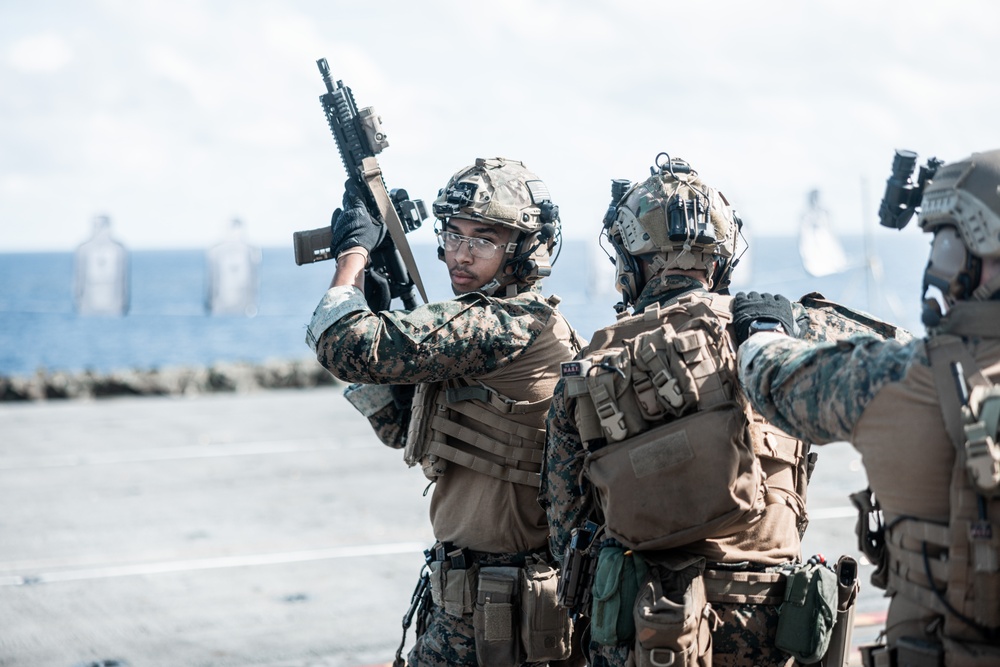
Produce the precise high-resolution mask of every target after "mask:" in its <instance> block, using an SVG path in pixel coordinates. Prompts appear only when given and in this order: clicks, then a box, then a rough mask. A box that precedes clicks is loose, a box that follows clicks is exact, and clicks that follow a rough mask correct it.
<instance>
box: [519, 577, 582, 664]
mask: <svg viewBox="0 0 1000 667" xmlns="http://www.w3.org/2000/svg"><path fill="white" fill-rule="evenodd" d="M521 574H522V577H521V644H522V645H523V647H524V653H525V661H526V662H548V661H550V660H565V659H566V658H568V657H569V655H570V651H571V649H572V646H571V645H570V636H571V634H572V630H573V622H572V621H571V620H570V618H569V614H567V613H566V610H565V609H564V608H563V607H561V606H559V602H558V599H557V597H558V596H557V589H558V587H559V571H558V570H557V569H555V568H554V567H552V566H551V565H547V564H545V563H529V564H528V565H526V566H525V568H524V569H523V570H521Z"/></svg>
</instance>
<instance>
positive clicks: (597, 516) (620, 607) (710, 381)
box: [540, 153, 836, 667]
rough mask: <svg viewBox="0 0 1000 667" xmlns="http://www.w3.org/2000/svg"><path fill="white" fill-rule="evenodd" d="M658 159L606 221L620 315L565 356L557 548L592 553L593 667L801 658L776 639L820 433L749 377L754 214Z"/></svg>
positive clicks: (558, 432) (556, 481) (616, 197)
mask: <svg viewBox="0 0 1000 667" xmlns="http://www.w3.org/2000/svg"><path fill="white" fill-rule="evenodd" d="M651 171H652V175H651V176H650V177H649V178H648V179H646V180H644V181H641V182H638V183H635V184H630V185H629V187H628V188H627V189H626V190H625V191H624V192H623V193H615V194H613V202H612V204H613V206H612V208H611V209H610V210H609V213H608V216H607V217H606V218H605V230H604V236H605V238H606V240H607V241H608V242H610V244H611V246H612V247H613V248H614V251H615V259H616V262H617V264H616V265H617V286H618V288H619V291H621V293H622V297H623V301H622V304H621V306H620V311H621V315H620V319H619V321H618V322H617V323H616V324H614V325H612V326H610V327H608V328H606V329H603V330H601V331H598V332H597V333H595V334H594V336H593V338H592V340H591V343H590V345H589V346H588V347H587V348H586V349H584V350H583V351H582V352H581V354H580V355H578V358H577V360H576V361H574V362H573V363H571V364H564V365H563V371H562V376H563V377H562V379H561V380H560V383H559V384H558V385H557V386H556V389H555V395H554V398H553V400H552V406H551V408H550V410H549V416H548V431H549V438H548V442H547V445H546V453H545V470H544V475H543V484H542V489H541V493H540V500H541V501H542V504H543V505H544V506H545V507H546V511H547V515H548V520H549V526H550V543H551V550H552V552H553V554H556V555H557V556H561V557H563V559H564V562H563V565H564V568H565V567H567V563H569V562H574V563H576V564H577V566H580V565H579V564H580V563H581V562H583V563H588V564H589V567H590V570H591V574H592V579H593V584H592V585H590V584H589V582H586V581H585V583H584V584H582V588H581V589H580V590H576V591H569V593H570V597H571V598H582V599H583V600H584V602H583V608H582V609H581V608H579V605H578V608H577V609H576V610H575V613H576V614H577V615H579V616H584V617H589V619H590V624H591V627H590V635H591V641H590V643H589V651H590V656H589V658H590V664H593V665H598V666H605V665H616V666H617V665H626V664H633V663H634V664H637V665H653V664H676V665H711V664H714V665H746V666H748V667H749V666H754V667H761V666H767V665H788V664H791V662H792V660H793V658H792V656H791V655H790V654H788V653H787V652H785V651H784V650H782V649H780V648H778V647H777V646H776V645H775V633H776V629H777V625H778V621H779V618H778V607H779V605H780V603H781V601H782V599H783V598H782V596H783V594H784V583H785V572H787V571H789V568H790V567H792V566H793V565H794V564H796V563H798V562H799V560H800V539H801V534H802V531H803V530H804V529H805V525H806V522H807V517H806V488H807V482H808V474H807V467H808V450H807V444H806V443H805V442H803V441H801V440H797V439H795V438H792V437H790V436H788V435H787V434H785V433H783V432H781V431H780V430H779V429H778V428H776V427H774V426H773V425H771V424H769V423H767V422H766V421H765V420H764V419H763V418H761V417H760V416H759V415H758V414H755V413H753V412H752V411H751V410H750V409H749V406H748V405H747V403H746V400H745V399H744V397H743V396H742V394H741V392H740V390H739V388H738V384H737V379H736V365H735V341H734V333H733V325H732V313H731V299H732V297H729V296H727V295H726V291H727V288H728V284H729V280H730V276H731V272H732V270H733V267H734V265H735V263H736V261H737V259H738V254H737V252H738V247H737V244H738V238H739V232H740V229H741V227H742V221H741V220H740V218H739V216H738V215H737V213H736V211H735V210H734V209H733V207H732V206H731V204H730V203H729V202H728V200H727V199H726V198H725V196H724V195H723V194H722V193H721V192H720V191H718V190H716V189H715V188H712V187H710V186H709V185H707V184H706V183H705V182H704V181H703V180H702V178H701V177H700V176H699V174H698V172H697V171H696V170H694V169H693V168H692V167H691V165H690V164H688V163H687V162H686V161H684V160H681V159H678V158H671V157H670V156H669V155H667V154H666V153H661V154H660V155H658V156H657V159H656V164H655V166H654V167H653V169H652V170H651ZM815 298H817V299H820V300H821V297H815ZM798 315H799V316H800V318H801V320H802V324H803V328H804V330H813V331H815V330H818V329H820V328H821V327H822V319H823V317H824V316H821V317H819V318H817V319H816V320H815V321H814V320H812V319H811V316H810V313H809V311H808V310H807V309H805V308H802V307H800V309H799V312H798ZM827 315H829V311H827ZM831 317H833V316H832V315H831ZM834 319H836V318H835V317H834ZM817 335H819V334H817ZM723 470H727V471H728V470H731V471H732V475H728V474H723V473H721V471H723ZM765 479H766V480H767V484H764V480H765ZM582 536H586V537H585V539H581V538H582ZM583 544H587V545H590V546H589V547H588V548H587V556H586V557H583V556H579V554H578V548H579V547H580V546H581V545H583ZM587 559H594V560H596V564H595V563H594V562H589V561H588V560H587ZM584 567H587V565H584ZM578 574H579V573H577V572H574V571H573V568H572V567H570V569H569V571H564V573H563V579H564V588H570V587H572V585H573V583H574V582H576V581H577V580H578V578H579V579H585V577H578ZM571 575H572V578H571ZM564 599H565V598H564ZM573 601H574V602H578V601H579V600H578V599H574V600H573Z"/></svg>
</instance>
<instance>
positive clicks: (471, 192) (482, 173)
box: [433, 157, 559, 232]
mask: <svg viewBox="0 0 1000 667" xmlns="http://www.w3.org/2000/svg"><path fill="white" fill-rule="evenodd" d="M553 209H554V210H553ZM433 210H434V217H436V218H438V219H439V220H447V219H448V218H466V219H469V220H477V221H481V222H488V223H490V224H493V225H501V226H503V227H508V228H510V229H515V230H518V231H521V232H536V231H538V230H539V229H541V227H542V225H544V224H545V223H552V222H553V221H554V220H558V217H559V215H558V214H559V209H558V207H557V206H555V205H554V204H553V203H552V197H551V196H550V195H549V189H548V187H546V185H545V183H544V182H543V181H542V179H540V178H538V176H536V175H535V174H534V173H533V172H531V171H529V170H528V169H527V168H526V167H525V166H524V163H522V162H518V161H517V160H508V159H505V158H502V157H498V158H490V159H486V158H477V159H476V163H475V164H473V165H470V166H468V167H465V168H464V169H460V170H459V171H457V172H456V173H455V175H454V176H452V177H451V179H449V181H448V185H446V186H445V187H444V188H442V189H441V190H440V191H439V192H438V197H437V199H436V200H434V207H433Z"/></svg>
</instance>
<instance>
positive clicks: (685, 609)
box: [634, 558, 713, 667]
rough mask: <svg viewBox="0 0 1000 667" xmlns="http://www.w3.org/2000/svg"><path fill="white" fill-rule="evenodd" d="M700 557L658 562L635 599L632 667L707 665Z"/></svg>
mask: <svg viewBox="0 0 1000 667" xmlns="http://www.w3.org/2000/svg"><path fill="white" fill-rule="evenodd" d="M704 569H705V561H704V559H700V558H699V559H695V560H694V561H693V562H692V560H690V559H688V560H687V562H678V563H673V564H671V565H670V566H665V565H663V564H657V565H656V566H653V567H652V568H651V570H652V574H651V576H650V577H649V581H647V582H646V583H645V584H644V585H643V587H642V589H641V590H640V591H639V597H638V598H637V599H636V602H635V607H634V614H635V633H636V641H635V664H636V667H664V666H665V665H670V666H671V667H711V664H712V629H711V620H710V619H711V617H712V613H713V612H712V608H711V606H710V605H709V604H708V600H707V598H706V595H705V578H704V574H703V573H704Z"/></svg>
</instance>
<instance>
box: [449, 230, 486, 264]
mask: <svg viewBox="0 0 1000 667" xmlns="http://www.w3.org/2000/svg"><path fill="white" fill-rule="evenodd" d="M437 235H438V245H439V246H441V247H442V248H444V250H445V252H458V249H459V248H461V247H462V244H463V243H467V244H468V245H469V254H470V255H472V256H473V257H478V258H479V259H492V258H493V257H494V256H495V255H496V254H497V250H499V249H500V246H498V245H497V244H496V243H493V242H492V241H488V240H486V239H478V238H475V237H472V236H462V235H461V234H456V233H454V232H448V231H443V230H442V231H439V232H438V233H437Z"/></svg>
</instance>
